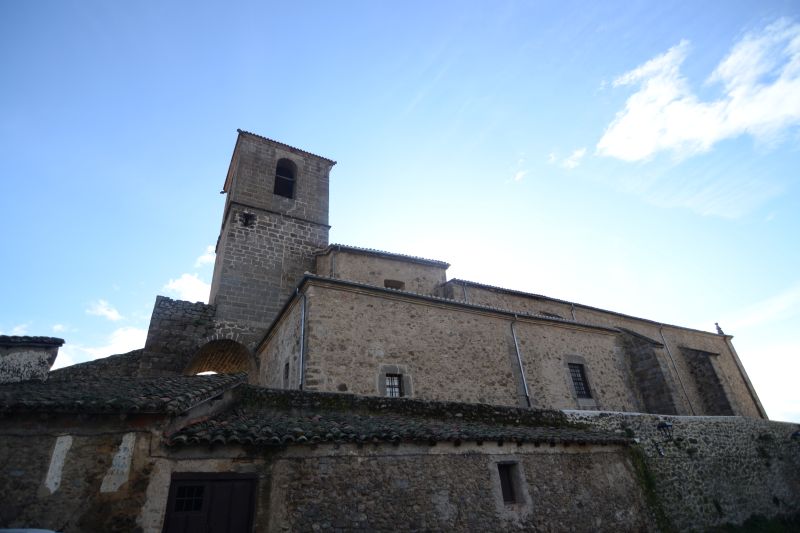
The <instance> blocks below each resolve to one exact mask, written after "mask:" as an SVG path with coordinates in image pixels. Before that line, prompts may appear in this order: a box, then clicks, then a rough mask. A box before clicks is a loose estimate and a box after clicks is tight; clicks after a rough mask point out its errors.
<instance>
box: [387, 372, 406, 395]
mask: <svg viewBox="0 0 800 533" xmlns="http://www.w3.org/2000/svg"><path fill="white" fill-rule="evenodd" d="M386 396H388V397H389V398H401V397H402V396H403V374H386Z"/></svg>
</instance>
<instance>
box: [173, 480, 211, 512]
mask: <svg viewBox="0 0 800 533" xmlns="http://www.w3.org/2000/svg"><path fill="white" fill-rule="evenodd" d="M204 492H205V487H204V486H203V485H183V486H181V487H178V491H177V492H176V493H175V512H176V513H196V512H197V511H201V510H202V509H203V493H204Z"/></svg>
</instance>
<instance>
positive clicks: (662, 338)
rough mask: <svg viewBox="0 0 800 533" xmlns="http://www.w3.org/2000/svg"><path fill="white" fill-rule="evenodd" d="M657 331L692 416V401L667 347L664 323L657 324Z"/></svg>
mask: <svg viewBox="0 0 800 533" xmlns="http://www.w3.org/2000/svg"><path fill="white" fill-rule="evenodd" d="M658 333H659V334H660V335H661V342H663V343H664V347H665V348H666V349H667V355H668V356H669V360H670V361H671V362H672V368H674V369H675V375H676V376H678V383H680V384H681V389H682V390H683V395H684V396H686V403H687V404H689V410H690V411H691V412H692V416H694V414H695V413H694V407H692V401H691V400H690V399H689V395H688V394H687V393H686V387H684V386H683V379H681V373H680V372H678V367H677V366H676V365H675V359H674V358H673V357H672V351H671V350H670V349H669V344H667V339H665V338H664V324H659V325H658Z"/></svg>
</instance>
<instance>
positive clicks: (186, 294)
mask: <svg viewBox="0 0 800 533" xmlns="http://www.w3.org/2000/svg"><path fill="white" fill-rule="evenodd" d="M163 290H165V291H167V293H169V294H172V295H174V296H177V297H178V298H180V299H181V300H188V301H190V302H206V301H207V300H208V294H209V292H210V291H211V285H209V284H208V283H206V282H204V281H203V280H201V279H200V278H199V277H197V274H188V273H185V274H181V277H179V278H178V279H170V280H169V282H168V283H167V284H166V285H164V289H163Z"/></svg>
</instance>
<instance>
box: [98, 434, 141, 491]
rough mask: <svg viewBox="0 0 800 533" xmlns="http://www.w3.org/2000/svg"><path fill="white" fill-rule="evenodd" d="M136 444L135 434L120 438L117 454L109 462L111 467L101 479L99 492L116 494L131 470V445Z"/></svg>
mask: <svg viewBox="0 0 800 533" xmlns="http://www.w3.org/2000/svg"><path fill="white" fill-rule="evenodd" d="M135 442H136V434H135V433H126V434H125V435H123V436H122V442H121V443H120V444H119V449H118V450H117V453H116V454H114V459H113V460H112V461H111V467H110V468H109V469H108V472H106V476H105V477H104V478H103V483H102V484H101V485H100V492H116V491H117V490H119V488H120V487H121V486H122V485H123V484H124V483H125V482H126V481H128V475H129V474H130V470H131V458H132V457H133V445H134V443H135Z"/></svg>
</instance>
